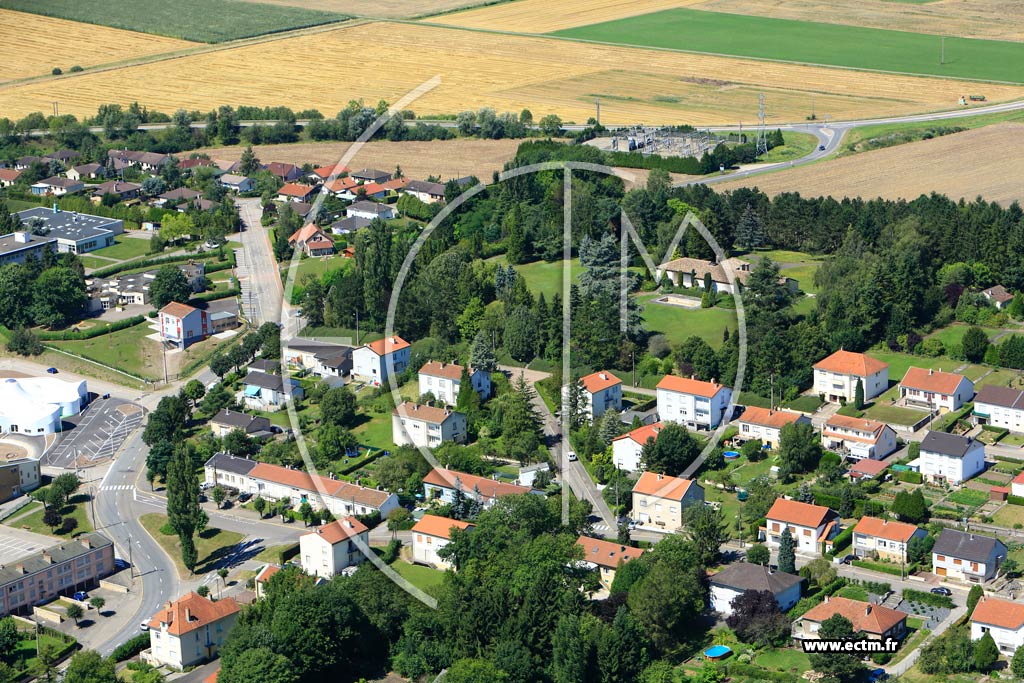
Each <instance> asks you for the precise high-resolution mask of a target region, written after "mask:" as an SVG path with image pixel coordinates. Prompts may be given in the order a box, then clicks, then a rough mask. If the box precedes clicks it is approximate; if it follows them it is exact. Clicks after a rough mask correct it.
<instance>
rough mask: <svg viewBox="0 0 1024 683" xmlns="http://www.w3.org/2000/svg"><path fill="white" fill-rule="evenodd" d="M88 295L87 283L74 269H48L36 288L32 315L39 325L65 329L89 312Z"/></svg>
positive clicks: (40, 277) (36, 282)
mask: <svg viewBox="0 0 1024 683" xmlns="http://www.w3.org/2000/svg"><path fill="white" fill-rule="evenodd" d="M87 300H88V295H87V294H86V293H85V279H84V278H83V277H82V275H81V274H79V273H77V272H75V271H74V270H72V269H70V268H64V267H62V266H55V267H53V268H48V269H46V270H44V271H43V272H42V274H40V275H39V277H38V278H36V281H35V284H34V285H33V288H32V313H33V316H34V318H35V321H36V322H37V323H40V324H42V325H46V326H47V327H50V328H54V327H62V326H64V325H67V324H68V323H70V322H71V321H72V320H75V319H76V318H77V317H78V316H79V315H80V314H81V312H82V310H83V309H84V308H85V303H86V301H87Z"/></svg>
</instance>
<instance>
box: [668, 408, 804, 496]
mask: <svg viewBox="0 0 1024 683" xmlns="http://www.w3.org/2000/svg"><path fill="white" fill-rule="evenodd" d="M659 438H660V437H659ZM821 454H822V448H821V439H820V438H819V437H818V436H817V435H816V434H815V433H814V427H813V426H812V425H811V424H810V423H804V424H801V423H796V422H791V423H789V424H787V425H784V426H783V427H782V430H781V431H780V436H779V463H780V464H779V470H780V471H779V476H780V478H781V479H782V480H783V481H788V480H789V478H790V477H792V475H793V474H796V473H801V472H811V471H813V470H814V468H815V467H817V466H818V461H819V460H821Z"/></svg>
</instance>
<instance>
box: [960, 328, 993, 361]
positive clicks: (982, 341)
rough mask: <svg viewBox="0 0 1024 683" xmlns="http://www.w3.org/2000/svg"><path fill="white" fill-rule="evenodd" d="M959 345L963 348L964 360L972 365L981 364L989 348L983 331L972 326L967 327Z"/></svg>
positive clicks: (986, 336)
mask: <svg viewBox="0 0 1024 683" xmlns="http://www.w3.org/2000/svg"><path fill="white" fill-rule="evenodd" d="M960 343H961V345H962V346H963V353H964V358H966V359H967V360H969V361H970V362H972V363H981V362H982V361H984V360H985V353H986V352H987V351H988V347H989V341H988V335H987V334H985V330H983V329H981V328H980V327H976V326H973V325H972V326H971V327H968V328H967V331H966V332H964V336H963V339H962V340H961V342H960Z"/></svg>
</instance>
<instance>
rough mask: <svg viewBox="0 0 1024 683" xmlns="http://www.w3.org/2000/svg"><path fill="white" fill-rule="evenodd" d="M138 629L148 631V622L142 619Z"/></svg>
mask: <svg viewBox="0 0 1024 683" xmlns="http://www.w3.org/2000/svg"><path fill="white" fill-rule="evenodd" d="M139 630H140V631H148V630H149V623H148V622H145V621H144V622H142V623H141V624H139Z"/></svg>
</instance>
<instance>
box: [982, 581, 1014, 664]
mask: <svg viewBox="0 0 1024 683" xmlns="http://www.w3.org/2000/svg"><path fill="white" fill-rule="evenodd" d="M986 633H988V634H989V635H991V636H992V640H994V641H996V647H997V648H999V652H1001V653H1002V654H1004V655H1006V656H1007V657H1012V656H1013V653H1015V652H1016V651H1017V648H1019V647H1020V646H1021V645H1024V604H1021V603H1019V602H1011V601H1010V600H1005V599H1003V598H997V597H993V596H991V595H983V596H982V597H981V599H980V600H978V604H976V605H975V606H974V611H973V612H971V640H981V639H982V637H984V635H985V634H986Z"/></svg>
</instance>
